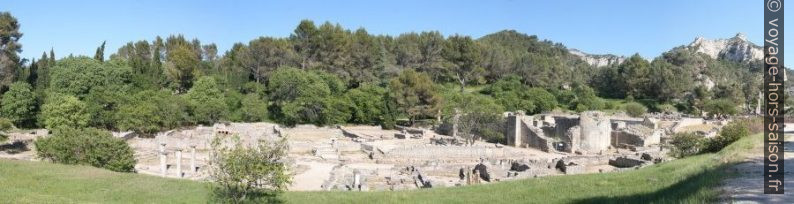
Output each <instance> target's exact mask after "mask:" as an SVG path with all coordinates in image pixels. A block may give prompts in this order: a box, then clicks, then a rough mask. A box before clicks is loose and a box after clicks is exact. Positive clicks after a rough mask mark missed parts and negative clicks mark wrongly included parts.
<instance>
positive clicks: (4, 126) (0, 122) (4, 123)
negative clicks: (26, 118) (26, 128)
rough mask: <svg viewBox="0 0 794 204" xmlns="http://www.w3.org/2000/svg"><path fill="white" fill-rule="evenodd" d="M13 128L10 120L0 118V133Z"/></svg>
mask: <svg viewBox="0 0 794 204" xmlns="http://www.w3.org/2000/svg"><path fill="white" fill-rule="evenodd" d="M13 128H14V124H13V123H11V120H8V119H6V118H0V131H6V130H10V129H13Z"/></svg>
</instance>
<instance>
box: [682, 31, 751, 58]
mask: <svg viewBox="0 0 794 204" xmlns="http://www.w3.org/2000/svg"><path fill="white" fill-rule="evenodd" d="M688 47H689V48H690V49H692V50H694V51H695V52H699V53H703V54H706V55H708V56H710V57H711V58H714V59H726V60H730V61H736V62H746V61H752V60H760V59H763V57H764V52H763V50H762V48H761V47H760V46H757V45H755V44H753V43H752V42H750V41H748V40H747V36H745V35H744V34H743V33H738V34H736V36H735V37H733V38H729V39H716V40H709V39H705V38H703V37H697V38H695V41H693V42H692V43H690V44H689V45H688Z"/></svg>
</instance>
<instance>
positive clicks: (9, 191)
mask: <svg viewBox="0 0 794 204" xmlns="http://www.w3.org/2000/svg"><path fill="white" fill-rule="evenodd" d="M760 140H761V137H760V135H754V136H751V137H746V138H743V139H741V140H739V141H737V142H736V143H734V144H732V145H731V146H728V147H727V148H725V149H723V150H722V151H721V152H719V153H714V154H703V155H698V156H693V157H689V158H685V159H679V160H675V161H671V162H666V163H663V164H660V165H653V166H648V167H645V168H642V169H639V170H634V171H628V172H622V173H603V174H586V175H573V176H553V177H542V178H537V179H527V180H521V181H510V182H500V183H493V184H484V185H476V186H467V187H455V188H434V189H424V190H412V191H396V192H287V193H284V194H282V195H281V196H279V197H278V199H279V200H281V201H284V202H286V203H313V204H319V203H489V204H495V203H704V202H713V201H716V200H715V199H716V198H717V196H718V194H719V192H718V191H717V190H713V189H712V188H711V187H713V186H715V185H716V184H718V183H719V181H720V180H721V179H724V178H726V177H727V176H731V174H726V173H725V171H723V168H725V167H726V166H729V165H731V164H732V163H733V162H737V161H738V160H740V159H741V158H742V156H741V155H742V154H743V153H744V152H747V151H748V150H749V149H751V148H752V147H753V146H754V145H755V144H759V142H757V141H760ZM209 199H211V192H210V190H209V184H208V183H202V182H194V181H186V180H177V179H163V178H159V177H155V176H147V175H139V174H130V173H116V172H111V171H107V170H103V169H97V168H93V167H87V166H71V165H60V164H51V163H45V162H28V161H9V160H0V202H9V203H206V202H208V200H209Z"/></svg>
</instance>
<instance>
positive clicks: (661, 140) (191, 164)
mask: <svg viewBox="0 0 794 204" xmlns="http://www.w3.org/2000/svg"><path fill="white" fill-rule="evenodd" d="M504 116H505V117H506V119H507V120H506V123H507V124H505V126H504V127H506V128H505V130H504V134H505V138H507V145H502V144H497V143H488V142H484V141H476V142H474V143H473V144H467V143H466V142H464V141H463V140H462V139H461V138H460V137H459V136H450V135H442V134H438V133H436V132H435V131H434V130H433V127H428V128H412V127H399V128H398V129H396V130H384V129H381V128H380V127H378V126H337V127H316V126H313V125H298V126H296V127H283V126H280V125H277V124H273V123H216V124H215V125H213V126H198V127H192V128H183V129H177V130H171V131H166V132H160V133H158V134H156V136H154V137H151V138H147V137H136V135H135V134H134V133H131V132H123V133H114V136H116V137H120V138H124V139H125V140H126V141H127V143H128V144H130V146H131V147H132V148H133V149H134V150H135V158H136V160H137V165H136V166H135V171H136V172H137V173H141V174H149V175H153V176H161V177H168V178H179V179H190V180H198V181H211V180H212V179H211V178H210V177H209V173H208V169H209V168H208V165H211V164H210V163H209V152H210V151H209V150H210V149H209V148H210V142H211V140H212V138H213V137H215V136H220V137H230V136H232V135H238V136H240V138H241V140H242V141H243V143H248V144H251V143H253V142H256V141H258V140H266V141H276V140H278V139H280V138H282V137H286V138H287V140H288V144H289V156H288V160H289V161H287V162H288V163H289V164H290V173H291V175H292V176H293V183H292V184H291V186H290V187H289V190H291V191H390V190H405V189H417V188H436V187H454V186H462V185H477V184H482V183H490V182H499V181H506V180H513V179H524V178H535V177H542V176H555V175H568V174H591V173H605V172H615V171H630V170H633V169H637V168H643V167H644V166H646V165H649V164H654V163H660V162H665V161H668V160H670V159H672V158H671V157H668V156H667V155H668V154H667V152H668V151H669V149H668V147H667V146H666V145H665V144H666V143H667V142H669V141H668V140H669V139H670V135H672V134H673V133H678V132H695V133H699V134H700V135H703V136H704V137H713V136H714V135H716V132H717V131H718V130H719V129H720V127H721V126H722V125H724V124H725V123H726V121H720V120H704V119H702V118H690V117H682V116H680V115H660V114H656V115H650V114H649V115H648V116H647V117H644V118H633V117H628V116H625V115H622V114H617V115H609V114H606V113H603V112H597V111H587V112H582V113H580V114H562V113H560V114H553V113H550V114H537V115H524V114H522V113H505V114H504ZM47 136H48V134H47V130H45V129H38V130H31V131H29V132H26V133H16V134H13V135H11V140H12V141H13V142H9V144H14V145H16V149H17V150H18V151H3V152H0V158H12V159H23V160H36V157H35V150H32V148H33V145H31V143H32V141H33V140H34V139H36V138H37V137H47ZM4 148H5V149H10V148H9V147H4Z"/></svg>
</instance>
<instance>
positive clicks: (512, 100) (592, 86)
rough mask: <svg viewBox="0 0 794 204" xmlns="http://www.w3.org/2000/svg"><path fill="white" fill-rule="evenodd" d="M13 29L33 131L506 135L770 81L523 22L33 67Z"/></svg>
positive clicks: (127, 53)
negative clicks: (309, 128) (588, 54)
mask: <svg viewBox="0 0 794 204" xmlns="http://www.w3.org/2000/svg"><path fill="white" fill-rule="evenodd" d="M0 28H2V29H3V30H4V31H5V30H8V31H10V32H0V33H2V35H0V39H2V43H3V46H2V53H0V68H1V69H0V71H2V73H3V78H0V82H2V83H0V87H2V89H0V91H2V93H3V94H2V99H0V102H2V103H0V105H1V106H0V113H2V114H3V115H2V117H3V118H8V119H10V120H11V121H12V122H14V123H15V124H16V125H17V126H20V127H48V128H57V127H95V128H103V129H109V130H132V131H136V132H139V133H154V132H157V131H161V130H164V129H170V128H175V127H180V126H185V125H196V124H212V123H214V122H218V121H245V122H254V121H274V122H279V123H283V124H287V125H294V124H317V125H330V124H344V123H356V124H372V125H383V126H384V127H393V126H394V125H395V124H396V123H398V122H400V121H404V122H405V123H408V124H412V123H415V122H418V121H441V122H451V121H453V119H454V121H457V122H459V123H461V124H472V125H461V126H460V127H459V130H460V131H461V132H460V134H461V135H464V136H466V135H471V136H474V137H485V138H488V137H497V136H495V135H499V134H496V133H494V131H498V130H496V129H499V128H500V127H498V126H496V124H498V123H499V121H498V120H497V119H498V118H500V117H499V113H501V112H502V111H523V112H526V113H540V112H547V111H552V110H554V109H562V110H571V111H585V110H599V109H610V108H614V109H617V108H620V107H618V106H617V105H615V103H614V102H613V101H610V100H604V99H602V97H605V98H614V99H626V100H628V101H633V100H636V101H638V102H641V103H643V104H644V105H646V106H648V108H649V109H650V110H651V111H659V110H661V109H662V108H666V109H665V110H669V107H676V108H677V109H679V110H681V111H685V112H693V113H695V112H698V111H701V110H704V109H711V110H723V109H726V108H725V107H726V106H728V107H731V104H727V105H726V104H712V103H713V102H710V101H712V100H711V99H726V101H730V102H734V103H735V104H733V106H734V108H735V106H738V105H746V106H749V105H751V104H750V103H752V102H754V100H752V97H754V96H756V95H754V93H757V90H758V86H759V84H758V83H760V82H759V81H758V80H755V79H753V78H754V76H755V74H757V71H758V70H760V69H755V68H753V67H756V66H758V64H752V63H751V64H746V63H733V62H726V61H723V60H715V59H711V58H708V57H707V56H705V55H701V54H696V53H693V52H691V51H689V50H687V49H684V48H677V49H674V50H673V51H670V52H668V53H665V54H664V55H662V56H660V57H658V58H656V59H654V60H652V61H650V62H648V61H647V60H645V59H643V58H641V57H640V56H638V55H635V56H632V57H630V58H628V59H627V60H626V61H625V62H623V63H621V64H615V65H612V66H608V67H602V68H596V67H592V66H590V65H588V64H586V63H585V62H584V61H582V60H580V59H579V58H578V57H576V56H574V55H572V54H570V53H569V52H568V49H567V48H565V47H564V46H563V45H562V44H559V43H554V42H551V41H547V40H539V39H538V38H537V36H534V35H526V34H522V33H518V32H516V31H512V30H505V31H500V32H497V33H493V34H490V35H486V36H483V37H481V38H478V39H475V38H472V37H470V36H463V35H458V34H454V35H451V36H446V37H445V36H444V35H442V34H441V33H439V32H436V31H430V32H420V33H404V34H401V35H398V36H387V35H372V34H369V33H368V32H367V31H366V30H365V29H363V28H360V29H357V30H354V31H351V30H348V29H345V28H343V27H342V26H340V25H338V24H331V23H327V22H326V23H323V24H320V25H319V26H318V25H316V24H315V23H314V22H312V21H308V20H304V21H301V22H300V23H299V24H298V26H297V27H296V28H295V30H294V32H293V33H292V34H291V35H290V36H289V37H285V38H275V37H260V38H256V39H253V40H251V41H249V42H248V43H237V44H235V45H234V46H232V48H231V49H229V50H228V51H226V52H225V53H223V54H222V55H219V54H218V49H217V46H216V45H214V44H203V43H202V42H201V41H199V40H198V39H193V40H189V39H187V38H185V37H184V36H182V35H172V36H168V37H166V38H162V37H156V38H155V39H154V40H152V41H147V40H141V41H137V42H129V43H127V44H125V45H124V46H121V47H120V48H119V49H118V50H117V51H116V52H115V53H113V54H110V57H109V58H107V59H105V57H104V56H105V54H104V53H105V42H102V43H101V44H100V45H99V46H98V48H97V50H96V55H95V56H94V57H93V58H92V57H82V56H77V57H73V56H69V57H61V58H60V59H59V60H56V56H55V54H54V51H53V50H50V52H49V54H47V53H46V52H45V53H44V54H42V56H41V58H40V59H38V60H36V59H33V60H31V61H29V62H26V61H25V60H22V59H19V57H17V56H16V55H17V54H18V53H19V52H21V50H20V49H19V48H20V47H21V46H20V45H19V44H18V39H19V38H20V37H21V33H19V31H18V29H19V25H18V23H16V20H15V19H14V18H13V17H11V16H10V14H8V13H2V14H0ZM748 66H749V67H751V68H753V69H747V67H748ZM704 78H708V79H709V81H713V82H714V84H715V86H713V87H710V86H706V85H704V84H701V82H702V81H704V80H703V79H704ZM751 79H753V80H751ZM745 82H748V83H745ZM649 101H650V102H649ZM721 103H724V102H721ZM632 106H635V107H631V109H632V110H643V109H642V108H641V107H639V108H638V107H636V105H632ZM455 110H458V111H455ZM633 112H637V113H642V112H643V111H633ZM732 113H735V112H731V111H730V110H726V114H732ZM495 118H496V119H495ZM489 121H491V123H488V122H489ZM474 124H483V125H481V126H478V125H474ZM494 140H498V138H495V139H494Z"/></svg>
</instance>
